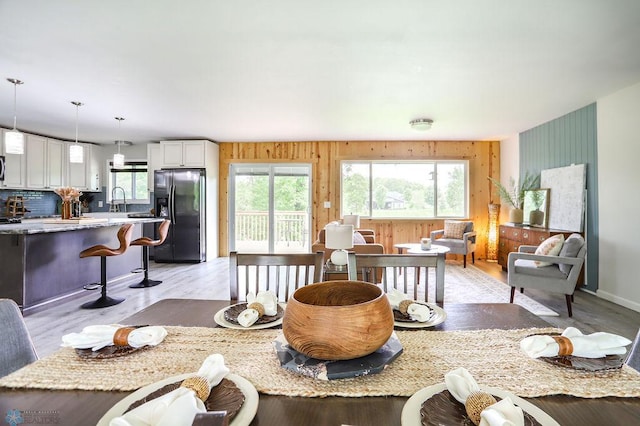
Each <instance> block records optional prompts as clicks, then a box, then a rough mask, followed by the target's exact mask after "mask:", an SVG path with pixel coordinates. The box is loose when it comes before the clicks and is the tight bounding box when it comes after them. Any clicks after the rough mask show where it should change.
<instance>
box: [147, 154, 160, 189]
mask: <svg viewBox="0 0 640 426" xmlns="http://www.w3.org/2000/svg"><path fill="white" fill-rule="evenodd" d="M161 168H162V148H161V146H160V144H159V143H149V144H147V184H148V187H149V192H153V172H154V171H156V170H160V169H161Z"/></svg>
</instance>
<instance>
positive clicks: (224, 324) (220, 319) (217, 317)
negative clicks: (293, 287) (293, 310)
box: [213, 303, 287, 330]
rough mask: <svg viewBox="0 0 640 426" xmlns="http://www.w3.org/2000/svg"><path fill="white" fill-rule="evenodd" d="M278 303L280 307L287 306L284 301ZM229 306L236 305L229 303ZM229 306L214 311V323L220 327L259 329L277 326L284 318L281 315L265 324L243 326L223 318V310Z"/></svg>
mask: <svg viewBox="0 0 640 426" xmlns="http://www.w3.org/2000/svg"><path fill="white" fill-rule="evenodd" d="M279 305H280V307H281V308H282V309H285V308H286V306H287V305H285V304H284V303H279ZM231 306H236V305H231ZM231 306H227V307H226V308H223V309H220V310H219V311H218V312H216V314H215V316H214V317H213V319H214V321H215V322H216V324H218V325H219V326H221V327H226V328H233V329H236V330H260V329H263V328H271V327H277V326H279V325H281V324H282V319H283V318H284V315H283V316H282V317H280V318H278V319H277V320H275V321H272V322H268V323H265V324H254V325H252V326H250V327H243V326H241V325H240V324H234V323H232V322H229V321H227V320H226V319H224V311H226V310H227V309H229V308H230V307H231Z"/></svg>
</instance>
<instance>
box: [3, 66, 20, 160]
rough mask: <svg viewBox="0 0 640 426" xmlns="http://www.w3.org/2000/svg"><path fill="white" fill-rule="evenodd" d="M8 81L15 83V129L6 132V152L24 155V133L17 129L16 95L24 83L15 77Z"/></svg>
mask: <svg viewBox="0 0 640 426" xmlns="http://www.w3.org/2000/svg"><path fill="white" fill-rule="evenodd" d="M7 81H9V82H11V83H13V129H12V130H9V131H7V132H5V134H4V152H5V153H6V154H18V155H22V154H24V134H23V133H20V132H19V131H18V129H16V121H17V119H16V117H17V113H16V111H17V108H16V104H17V103H16V95H17V91H18V90H17V89H18V85H19V84H23V82H22V81H20V80H18V79H15V78H7Z"/></svg>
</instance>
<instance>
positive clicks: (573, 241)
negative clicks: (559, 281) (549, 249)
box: [558, 234, 584, 274]
mask: <svg viewBox="0 0 640 426" xmlns="http://www.w3.org/2000/svg"><path fill="white" fill-rule="evenodd" d="M583 245H584V238H582V235H580V234H571V235H569V236H568V237H567V239H566V240H565V241H564V244H562V250H560V254H559V256H560V257H576V256H577V255H578V252H579V251H580V249H581V248H582V246H583ZM558 266H559V267H560V270H561V271H562V272H564V273H565V274H568V273H569V272H571V265H568V264H566V263H561V264H559V265H558Z"/></svg>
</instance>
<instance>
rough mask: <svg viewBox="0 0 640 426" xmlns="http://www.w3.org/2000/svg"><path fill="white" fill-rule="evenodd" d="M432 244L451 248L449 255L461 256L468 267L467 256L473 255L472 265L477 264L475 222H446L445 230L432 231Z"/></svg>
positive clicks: (464, 265)
mask: <svg viewBox="0 0 640 426" xmlns="http://www.w3.org/2000/svg"><path fill="white" fill-rule="evenodd" d="M431 243H432V244H437V245H440V246H445V247H448V248H449V250H450V251H449V253H452V254H461V255H462V265H463V267H465V268H466V267H467V254H469V253H471V263H476V258H475V251H476V232H475V231H474V230H473V222H471V221H468V220H464V221H459V220H445V221H444V229H439V230H437V231H431Z"/></svg>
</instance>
